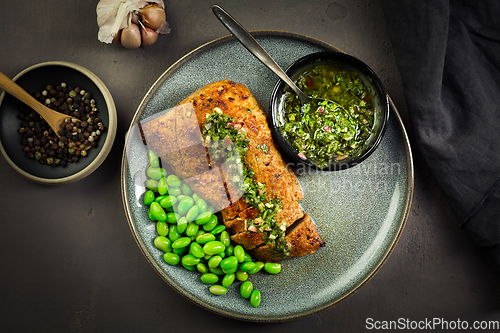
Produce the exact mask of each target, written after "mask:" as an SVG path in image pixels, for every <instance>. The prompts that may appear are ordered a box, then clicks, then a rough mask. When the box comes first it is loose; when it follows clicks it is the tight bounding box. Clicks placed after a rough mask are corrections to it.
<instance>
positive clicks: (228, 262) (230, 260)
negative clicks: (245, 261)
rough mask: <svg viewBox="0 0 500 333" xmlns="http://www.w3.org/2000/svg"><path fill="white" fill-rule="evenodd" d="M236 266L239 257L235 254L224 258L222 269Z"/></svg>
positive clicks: (221, 264)
mask: <svg viewBox="0 0 500 333" xmlns="http://www.w3.org/2000/svg"><path fill="white" fill-rule="evenodd" d="M235 267H238V259H236V257H235V256H231V257H227V258H224V260H222V261H221V263H220V268H222V269H233V268H235Z"/></svg>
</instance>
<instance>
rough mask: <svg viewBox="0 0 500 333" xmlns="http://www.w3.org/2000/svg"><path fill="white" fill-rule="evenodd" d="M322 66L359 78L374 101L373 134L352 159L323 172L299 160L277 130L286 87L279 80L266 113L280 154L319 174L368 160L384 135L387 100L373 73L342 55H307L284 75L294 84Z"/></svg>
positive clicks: (323, 53) (327, 53) (306, 161)
mask: <svg viewBox="0 0 500 333" xmlns="http://www.w3.org/2000/svg"><path fill="white" fill-rule="evenodd" d="M324 63H333V64H339V65H341V66H342V67H344V68H345V69H348V70H350V71H352V72H355V73H358V74H359V77H360V78H361V79H362V80H363V82H364V83H365V84H366V85H368V86H369V87H370V89H371V91H372V93H373V95H374V96H373V97H374V98H375V102H374V114H375V120H374V127H373V128H374V131H373V133H372V135H371V136H370V137H369V138H368V139H367V140H366V141H365V144H364V145H363V146H362V147H361V149H360V150H359V151H358V153H357V154H356V155H353V156H351V157H348V158H346V159H344V160H342V161H337V162H331V163H329V166H327V167H325V168H318V167H317V166H316V165H315V164H314V163H312V162H310V161H308V160H303V159H301V158H300V157H299V152H298V151H296V150H295V149H294V148H293V147H292V145H291V144H290V143H289V142H288V141H287V139H286V138H285V137H284V136H283V135H282V133H281V132H280V130H279V126H280V124H279V121H278V119H279V118H280V113H281V112H282V111H281V106H280V100H281V96H282V95H283V93H284V89H285V88H286V87H287V85H286V83H285V82H284V81H282V80H280V81H279V82H278V83H277V84H276V86H275V88H274V90H273V93H272V95H271V101H270V111H271V117H270V118H271V125H272V126H271V128H272V130H273V134H274V137H275V139H276V140H277V142H278V143H279V145H280V146H281V148H282V149H283V151H284V152H285V153H286V155H287V156H288V157H289V158H290V160H291V161H290V162H291V163H292V164H295V165H296V166H297V167H306V168H313V169H321V170H323V171H328V170H342V169H347V168H350V167H352V166H355V165H357V164H359V163H361V162H362V161H364V160H365V159H366V158H367V157H368V156H370V155H371V154H372V153H373V152H374V151H375V149H377V147H378V145H379V144H380V142H381V141H382V137H383V135H384V132H385V129H386V124H387V121H388V119H389V97H388V95H387V93H386V91H385V89H384V86H383V85H382V82H381V81H380V79H379V78H378V77H377V75H376V74H375V72H374V71H373V70H372V69H371V68H370V67H369V66H368V65H367V64H365V63H364V62H362V61H361V60H359V59H357V58H355V57H353V56H350V55H348V54H345V53H342V52H334V51H324V52H317V53H313V54H309V55H307V56H304V57H302V58H300V59H299V60H297V61H295V62H294V63H293V64H292V65H291V66H290V67H288V69H287V70H286V73H287V74H288V76H289V77H290V78H291V79H292V80H294V81H295V80H297V79H298V78H299V77H300V75H301V74H303V73H304V72H305V71H307V70H308V69H311V67H313V66H315V65H319V64H324Z"/></svg>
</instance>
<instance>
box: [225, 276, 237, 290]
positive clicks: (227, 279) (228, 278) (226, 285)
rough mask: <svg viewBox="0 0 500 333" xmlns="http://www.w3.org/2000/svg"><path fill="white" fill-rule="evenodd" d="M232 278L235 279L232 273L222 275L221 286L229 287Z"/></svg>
mask: <svg viewBox="0 0 500 333" xmlns="http://www.w3.org/2000/svg"><path fill="white" fill-rule="evenodd" d="M234 279H236V275H235V274H234V273H233V274H226V275H224V277H223V278H222V286H223V287H226V288H227V287H229V286H230V285H232V284H233V282H234Z"/></svg>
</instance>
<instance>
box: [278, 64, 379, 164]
mask: <svg viewBox="0 0 500 333" xmlns="http://www.w3.org/2000/svg"><path fill="white" fill-rule="evenodd" d="M295 83H296V84H297V86H298V87H299V88H300V89H301V90H302V91H303V92H304V93H305V94H306V95H309V96H313V97H318V98H324V99H328V100H330V101H333V103H331V102H327V101H323V102H320V103H318V104H316V103H308V104H305V105H301V103H300V100H299V99H298V97H297V95H296V94H295V93H294V92H293V91H292V90H291V89H290V88H289V87H287V88H286V89H285V92H284V94H283V96H282V105H283V109H282V120H281V126H280V127H279V130H280V132H281V133H282V135H283V136H284V137H285V139H287V140H288V141H289V142H290V144H291V145H292V147H293V148H294V149H295V150H296V151H297V152H298V156H299V157H300V158H301V159H303V160H309V162H312V163H313V164H315V165H317V166H318V167H319V168H325V167H328V165H329V163H330V162H339V161H342V160H344V159H346V158H347V157H350V156H356V155H357V154H359V152H360V150H361V148H362V147H363V144H364V142H365V141H366V140H367V139H368V137H369V136H370V135H371V134H372V132H373V131H374V128H373V123H374V108H373V104H372V103H373V95H372V92H371V90H370V88H369V87H368V86H367V85H366V84H365V83H364V82H363V81H362V80H361V78H359V76H358V74H357V73H355V72H352V71H350V70H347V69H345V68H342V67H339V66H337V65H335V64H320V65H316V66H314V67H313V68H312V69H310V70H307V71H306V72H304V74H302V75H301V76H300V77H299V78H298V79H297V80H296V81H295Z"/></svg>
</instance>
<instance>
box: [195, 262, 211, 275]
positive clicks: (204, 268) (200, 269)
mask: <svg viewBox="0 0 500 333" xmlns="http://www.w3.org/2000/svg"><path fill="white" fill-rule="evenodd" d="M196 269H197V270H198V272H200V273H201V274H205V273H208V272H209V271H208V266H207V265H206V264H205V263H203V262H200V263H198V264H196Z"/></svg>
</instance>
